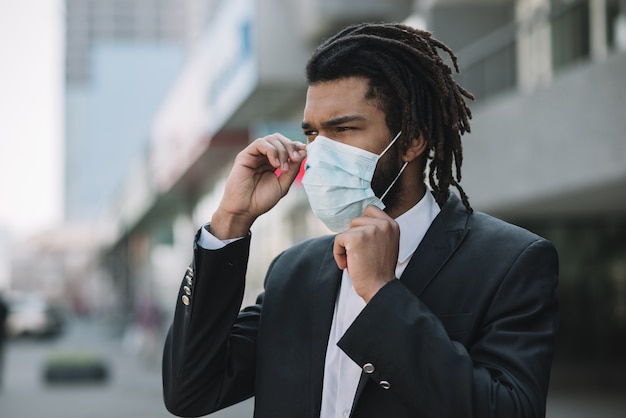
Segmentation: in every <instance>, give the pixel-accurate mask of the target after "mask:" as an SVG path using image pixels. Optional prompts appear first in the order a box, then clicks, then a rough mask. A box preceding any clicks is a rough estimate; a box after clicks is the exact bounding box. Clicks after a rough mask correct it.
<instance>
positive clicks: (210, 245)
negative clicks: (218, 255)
mask: <svg viewBox="0 0 626 418" xmlns="http://www.w3.org/2000/svg"><path fill="white" fill-rule="evenodd" d="M209 225H210V224H206V225H204V226H203V227H202V228H200V236H199V237H198V245H199V246H200V247H202V248H204V249H205V250H219V249H221V248H224V247H225V246H227V245H228V244H230V243H231V242H235V241H238V240H240V239H242V238H244V237H240V238H231V239H224V240H222V239H219V238H217V237H216V236H215V235H213V234H212V233H211V232H209Z"/></svg>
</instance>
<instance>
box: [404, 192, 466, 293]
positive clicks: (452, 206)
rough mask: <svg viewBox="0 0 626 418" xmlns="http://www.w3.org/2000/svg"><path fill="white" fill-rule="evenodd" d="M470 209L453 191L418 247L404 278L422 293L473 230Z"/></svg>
mask: <svg viewBox="0 0 626 418" xmlns="http://www.w3.org/2000/svg"><path fill="white" fill-rule="evenodd" d="M467 216H468V214H467V211H466V209H465V206H463V204H462V203H461V201H460V199H459V198H458V197H457V196H456V195H455V194H454V193H450V197H449V198H448V201H447V202H446V204H445V205H444V206H443V208H442V209H441V212H440V213H439V215H437V217H436V218H435V220H434V221H433V223H432V224H431V226H430V228H428V231H427V232H426V235H425V236H424V239H422V242H421V243H420V245H419V246H418V247H417V250H415V253H414V254H413V256H412V257H411V261H409V265H408V266H407V268H406V269H405V271H404V273H402V276H401V277H400V280H401V281H402V282H403V283H404V284H405V285H406V286H407V287H408V288H409V289H410V290H411V292H413V294H415V295H417V296H420V295H421V294H422V293H423V292H424V290H425V289H426V287H427V286H428V284H429V283H430V282H431V281H432V280H433V278H434V277H435V275H436V274H437V273H438V272H439V270H441V268H442V267H443V266H444V265H445V263H446V262H447V261H448V259H449V258H450V257H451V256H452V254H453V253H454V252H455V251H456V249H457V248H458V247H459V245H460V244H461V242H463V239H464V238H465V236H466V235H467V233H468V232H469V228H468V227H467V226H466V225H467Z"/></svg>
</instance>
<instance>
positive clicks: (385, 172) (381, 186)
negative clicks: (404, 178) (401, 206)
mask: <svg viewBox="0 0 626 418" xmlns="http://www.w3.org/2000/svg"><path fill="white" fill-rule="evenodd" d="M395 148H396V147H395V146H393V147H392V148H391V149H390V150H389V152H387V153H386V155H384V156H383V157H382V158H381V159H380V160H378V164H377V166H376V170H374V175H373V176H372V183H371V184H372V190H373V191H374V194H375V195H376V196H378V197H379V198H380V197H381V196H382V195H383V193H385V190H387V188H388V187H389V186H390V185H391V183H392V182H393V181H394V179H395V178H396V176H397V175H398V173H399V172H400V170H401V169H402V162H401V161H399V159H398V156H397V154H396V153H395V152H392V151H395ZM401 196H402V187H401V183H400V179H399V178H398V180H397V181H396V182H395V184H394V185H393V186H392V187H391V189H389V192H387V195H386V196H385V199H384V200H383V203H384V204H385V206H386V209H389V208H393V207H394V206H396V205H397V204H398V203H399V202H400V199H401Z"/></svg>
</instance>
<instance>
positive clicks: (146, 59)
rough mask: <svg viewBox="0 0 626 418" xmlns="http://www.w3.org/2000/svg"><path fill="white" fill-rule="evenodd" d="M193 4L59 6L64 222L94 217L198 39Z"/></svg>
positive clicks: (198, 12) (115, 1)
mask: <svg viewBox="0 0 626 418" xmlns="http://www.w3.org/2000/svg"><path fill="white" fill-rule="evenodd" d="M209 5H210V3H208V2H206V1H199V0H122V1H119V0H66V1H65V17H66V19H65V29H66V33H65V116H66V123H65V126H66V138H65V145H66V146H65V215H66V216H65V217H66V219H68V220H69V221H83V222H85V221H93V220H94V219H96V218H98V217H101V215H102V213H101V212H102V208H103V207H106V205H107V202H109V201H110V200H111V199H112V198H113V196H114V194H115V191H116V190H117V189H119V187H120V184H121V183H122V182H123V179H124V177H125V175H126V174H127V173H126V167H128V165H129V164H130V162H131V161H132V160H133V159H134V158H135V157H136V156H137V155H138V154H140V153H141V152H143V151H144V150H145V148H146V146H147V143H148V141H149V127H150V124H151V121H152V119H153V117H154V113H155V111H156V108H157V106H158V105H159V103H160V102H161V101H162V100H163V99H164V95H165V92H166V91H167V89H168V88H169V87H170V85H171V83H172V81H173V80H174V78H175V76H176V75H177V74H178V73H179V71H180V70H181V68H182V64H183V60H184V58H185V56H186V53H187V52H188V49H189V47H190V45H192V44H193V42H194V40H195V39H196V38H197V37H198V34H199V31H200V30H201V28H202V27H203V24H204V19H205V17H206V13H207V11H208V8H209Z"/></svg>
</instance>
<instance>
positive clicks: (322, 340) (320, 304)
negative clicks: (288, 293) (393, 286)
mask: <svg viewBox="0 0 626 418" xmlns="http://www.w3.org/2000/svg"><path fill="white" fill-rule="evenodd" d="M333 243H334V239H333V240H329V245H328V248H327V251H326V252H325V253H324V254H323V255H322V257H321V261H320V269H319V272H318V273H317V276H316V277H314V278H313V280H314V282H313V285H314V286H313V292H312V295H311V296H312V297H311V315H312V318H311V323H312V328H311V330H312V335H311V409H312V411H311V416H313V417H317V416H319V414H320V409H321V405H322V385H323V377H324V363H325V361H326V348H327V345H328V337H329V335H330V328H331V323H332V320H333V314H334V311H335V301H336V300H337V292H338V291H339V284H340V283H341V274H342V272H341V270H340V269H339V268H338V267H337V263H336V262H335V259H334V256H333Z"/></svg>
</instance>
